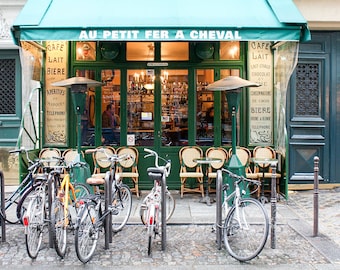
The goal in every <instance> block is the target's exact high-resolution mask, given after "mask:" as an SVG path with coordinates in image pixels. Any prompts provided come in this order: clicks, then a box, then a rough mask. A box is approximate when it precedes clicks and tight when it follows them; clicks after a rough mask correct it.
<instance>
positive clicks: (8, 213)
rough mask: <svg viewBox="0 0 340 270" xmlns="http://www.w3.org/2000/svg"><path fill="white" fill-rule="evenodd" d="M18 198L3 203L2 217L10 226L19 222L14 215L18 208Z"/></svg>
mask: <svg viewBox="0 0 340 270" xmlns="http://www.w3.org/2000/svg"><path fill="white" fill-rule="evenodd" d="M19 198H20V197H17V198H15V199H12V200H9V199H7V200H6V201H5V215H3V217H4V219H5V220H6V221H7V222H8V223H10V224H16V223H18V222H19V219H18V217H17V215H16V209H17V207H18V202H19Z"/></svg>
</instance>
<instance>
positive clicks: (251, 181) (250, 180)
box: [222, 168, 261, 186]
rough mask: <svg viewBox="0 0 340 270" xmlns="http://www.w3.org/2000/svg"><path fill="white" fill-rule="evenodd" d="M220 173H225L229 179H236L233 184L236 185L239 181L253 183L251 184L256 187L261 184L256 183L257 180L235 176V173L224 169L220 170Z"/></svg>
mask: <svg viewBox="0 0 340 270" xmlns="http://www.w3.org/2000/svg"><path fill="white" fill-rule="evenodd" d="M222 172H225V173H227V174H228V175H229V176H230V177H231V178H234V179H237V181H236V182H235V184H238V183H240V182H241V181H247V182H250V183H253V184H255V185H257V186H260V185H261V182H260V181H258V180H252V179H248V178H246V177H244V176H243V175H238V174H235V173H233V172H231V171H229V170H227V169H225V168H222Z"/></svg>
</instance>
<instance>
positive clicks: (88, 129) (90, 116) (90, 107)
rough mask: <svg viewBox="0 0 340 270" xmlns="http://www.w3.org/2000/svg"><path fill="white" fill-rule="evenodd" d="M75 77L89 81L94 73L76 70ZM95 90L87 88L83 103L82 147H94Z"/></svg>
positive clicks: (93, 76)
mask: <svg viewBox="0 0 340 270" xmlns="http://www.w3.org/2000/svg"><path fill="white" fill-rule="evenodd" d="M76 76H77V77H85V78H88V79H91V80H94V79H95V72H94V70H89V69H87V70H81V69H77V70H76ZM94 90H95V88H93V87H90V88H88V91H87V92H86V99H85V100H86V101H85V107H84V111H83V112H82V115H81V140H82V145H83V146H87V145H94V142H95V140H94V139H95V138H94V136H95V133H94V125H95V121H94V119H95V116H94V113H95V110H94V106H95V105H94V93H95V91H94Z"/></svg>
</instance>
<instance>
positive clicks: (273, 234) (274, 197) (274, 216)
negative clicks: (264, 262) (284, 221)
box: [270, 162, 277, 249]
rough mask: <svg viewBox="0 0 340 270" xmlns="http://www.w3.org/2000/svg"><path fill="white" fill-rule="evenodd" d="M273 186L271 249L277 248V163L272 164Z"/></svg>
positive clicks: (271, 200)
mask: <svg viewBox="0 0 340 270" xmlns="http://www.w3.org/2000/svg"><path fill="white" fill-rule="evenodd" d="M271 167H272V185H271V199H270V202H271V248H272V249H275V248H276V235H275V229H276V228H275V226H276V202H277V194H276V163H275V162H272V164H271Z"/></svg>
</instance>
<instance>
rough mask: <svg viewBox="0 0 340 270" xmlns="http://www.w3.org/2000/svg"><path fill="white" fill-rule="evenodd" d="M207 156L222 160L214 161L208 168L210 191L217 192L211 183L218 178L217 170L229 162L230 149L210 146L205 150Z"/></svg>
mask: <svg viewBox="0 0 340 270" xmlns="http://www.w3.org/2000/svg"><path fill="white" fill-rule="evenodd" d="M205 156H206V157H209V158H218V159H220V160H221V161H220V162H212V163H211V164H210V165H209V167H208V169H207V177H208V189H209V192H215V190H213V189H212V188H211V184H212V182H213V180H216V177H217V170H219V169H221V168H222V167H224V166H225V165H226V164H227V161H228V158H229V154H228V151H227V150H226V149H224V148H222V147H210V148H208V149H207V150H206V151H205Z"/></svg>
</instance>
